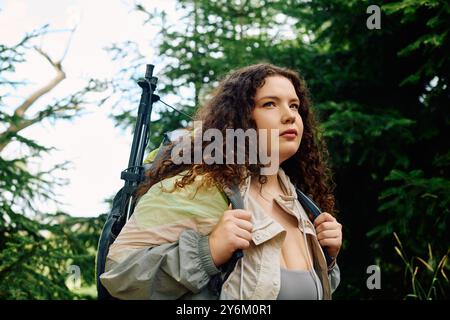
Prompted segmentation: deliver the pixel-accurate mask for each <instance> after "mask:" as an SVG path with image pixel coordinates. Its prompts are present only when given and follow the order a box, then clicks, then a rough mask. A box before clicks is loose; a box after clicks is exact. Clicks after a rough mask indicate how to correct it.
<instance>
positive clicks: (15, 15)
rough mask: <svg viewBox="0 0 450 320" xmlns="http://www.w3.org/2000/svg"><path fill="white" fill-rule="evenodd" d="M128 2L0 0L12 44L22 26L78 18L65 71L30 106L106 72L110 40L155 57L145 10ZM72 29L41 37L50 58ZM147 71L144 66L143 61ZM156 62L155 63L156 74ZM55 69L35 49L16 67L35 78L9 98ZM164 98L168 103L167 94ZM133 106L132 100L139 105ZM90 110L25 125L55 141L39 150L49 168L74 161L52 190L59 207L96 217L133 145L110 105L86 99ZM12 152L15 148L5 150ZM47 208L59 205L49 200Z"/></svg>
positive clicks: (168, 0)
mask: <svg viewBox="0 0 450 320" xmlns="http://www.w3.org/2000/svg"><path fill="white" fill-rule="evenodd" d="M146 3H147V5H146V6H147V7H148V8H151V7H152V6H157V7H158V8H160V9H161V8H163V9H165V10H166V11H167V12H168V13H169V14H171V12H172V14H175V13H174V1H172V0H164V1H160V0H151V1H147V2H146ZM131 7H132V1H120V0H95V1H92V0H80V1H68V0H58V1H56V0H53V1H52V0H39V1H32V0H28V1H20V0H9V1H1V0H0V10H1V11H0V30H2V31H1V32H0V43H3V44H6V45H12V44H15V43H17V42H18V41H20V40H21V39H22V37H23V36H24V34H25V33H26V32H30V31H31V30H33V29H37V28H39V27H41V26H43V25H44V24H47V23H48V24H50V28H51V29H54V30H58V29H65V28H68V27H69V28H70V27H71V26H73V24H74V23H76V22H78V28H77V30H76V33H75V34H74V36H73V39H72V42H71V46H70V48H69V51H68V53H67V56H66V57H65V59H64V62H63V68H64V70H65V72H66V74H67V78H66V79H65V80H64V81H63V82H62V83H60V84H59V85H58V87H57V88H55V90H53V91H52V92H51V93H50V94H49V95H47V96H46V97H43V98H42V99H40V100H38V103H37V104H36V106H33V107H35V108H38V107H39V106H42V105H44V104H45V103H46V102H48V101H51V98H54V97H55V96H59V97H62V96H64V95H67V94H68V93H70V92H74V91H76V90H77V89H80V86H81V85H82V83H83V79H88V78H100V79H108V78H111V77H112V76H113V75H114V72H115V71H116V70H117V69H116V68H115V67H114V66H113V64H112V63H111V59H110V57H109V56H108V55H107V54H106V52H105V51H104V50H103V48H104V47H105V46H108V45H109V44H111V43H113V42H121V41H125V40H131V41H136V42H138V43H139V44H140V47H139V50H140V52H142V53H144V54H145V55H146V56H147V57H148V61H146V63H153V61H154V58H155V57H154V50H153V48H151V47H149V46H148V43H149V41H150V40H151V36H150V35H151V30H149V27H148V26H146V27H145V28H144V27H143V26H142V23H143V16H142V15H140V14H138V13H136V12H133V11H132V10H131ZM68 35H69V33H67V32H59V33H53V34H51V35H49V36H46V37H45V38H43V39H42V42H41V45H42V48H43V49H44V51H46V52H47V53H48V54H49V55H50V56H51V57H53V58H54V59H55V60H57V59H59V57H61V56H62V53H63V51H64V46H65V44H66V43H67V40H68ZM142 68H143V69H142V73H144V72H145V66H143V67H142ZM158 71H159V69H158V65H157V66H156V67H155V74H156V75H157V73H158ZM54 74H55V72H54V70H53V68H52V67H51V66H50V65H49V64H48V63H47V62H46V61H45V60H44V59H43V58H42V57H41V56H39V55H37V54H32V55H30V56H28V61H27V63H26V64H24V65H23V66H21V67H20V68H19V69H17V72H16V76H17V78H22V79H27V80H30V81H31V82H32V85H30V86H27V87H26V88H24V89H23V90H18V91H17V92H15V93H14V95H13V96H12V97H10V98H9V99H8V100H6V101H5V102H7V105H8V107H10V108H14V107H15V106H17V105H18V104H19V103H20V102H21V101H22V100H23V98H24V97H26V96H27V94H29V93H30V92H32V91H33V90H35V89H36V88H38V87H40V86H42V85H43V84H45V83H47V82H48V81H49V80H50V79H52V78H53V77H54ZM167 102H169V103H170V101H169V100H167ZM136 107H137V106H136ZM88 111H89V113H88V114H87V115H84V116H82V117H81V118H79V119H76V120H74V121H72V122H68V121H59V122H58V123H57V124H56V125H54V124H51V123H44V124H38V125H35V126H33V127H30V128H28V129H26V130H24V131H23V132H22V133H23V134H24V136H26V137H29V138H32V139H34V140H36V141H37V142H39V143H40V144H42V145H44V146H48V147H55V148H57V149H58V151H53V152H52V153H51V154H50V155H49V156H46V157H44V159H43V162H42V164H41V165H42V168H43V169H45V168H49V167H51V166H52V165H54V164H56V163H60V162H63V161H65V160H70V161H71V163H72V164H71V166H70V170H69V171H67V172H66V173H64V174H61V177H64V178H67V179H69V181H70V183H69V184H68V185H67V186H66V187H63V188H59V189H58V190H57V191H58V193H59V194H60V197H59V200H60V201H62V202H64V205H62V206H59V208H60V209H62V210H63V211H65V212H67V213H69V214H72V215H77V216H96V215H98V214H100V213H103V212H106V211H107V208H108V207H107V206H106V205H105V204H104V203H103V200H104V199H105V198H107V197H110V196H111V195H113V194H114V193H115V192H116V191H118V189H119V188H120V187H121V186H122V185H123V180H120V172H121V171H122V170H123V169H125V167H126V166H127V163H128V157H129V152H130V147H131V140H132V136H131V134H128V135H127V134H125V133H124V132H122V131H121V130H120V129H116V128H114V124H113V122H112V120H110V119H108V118H107V114H108V111H109V110H104V109H102V108H98V107H96V106H89V108H88ZM5 151H7V152H10V153H13V152H17V151H18V150H12V147H11V149H10V150H5ZM44 208H45V209H50V210H52V209H56V207H55V206H50V207H49V206H46V207H44Z"/></svg>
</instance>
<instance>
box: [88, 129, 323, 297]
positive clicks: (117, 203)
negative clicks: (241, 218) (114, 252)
mask: <svg viewBox="0 0 450 320" xmlns="http://www.w3.org/2000/svg"><path fill="white" fill-rule="evenodd" d="M185 132H186V130H184V129H177V130H174V131H171V132H167V133H165V134H164V135H163V141H162V143H161V145H160V146H159V147H158V148H157V149H155V150H153V151H151V152H150V154H149V155H148V156H147V158H146V160H145V161H144V165H143V166H142V168H141V169H142V170H143V171H144V172H145V171H147V170H150V169H151V168H152V165H154V164H155V163H157V162H158V161H159V160H161V157H163V156H164V154H168V152H167V151H168V148H169V147H170V146H171V145H170V143H171V142H172V141H174V140H175V139H177V137H178V136H179V135H180V134H185ZM169 150H170V149H169ZM124 172H126V171H124ZM122 174H123V173H122ZM124 188H125V187H122V188H121V189H120V190H119V191H118V192H117V194H116V195H115V196H114V199H113V202H112V209H111V211H110V212H109V214H108V216H107V219H106V222H105V224H104V226H103V229H102V231H101V234H100V238H99V242H98V247H97V255H96V271H95V274H96V283H97V299H98V300H114V299H115V298H113V297H112V296H111V295H110V294H109V292H108V291H107V290H106V288H105V287H103V285H102V284H101V282H100V275H102V274H103V273H104V272H105V263H106V257H107V255H108V252H109V247H110V246H111V244H112V243H113V242H114V241H115V239H116V238H117V236H118V235H119V233H120V231H121V230H122V228H123V227H124V225H125V223H126V222H127V220H128V219H129V218H130V216H131V214H132V213H133V211H134V207H135V205H136V202H135V201H130V203H129V205H130V206H131V208H130V209H131V210H130V215H129V216H128V217H127V215H126V214H125V211H124V210H123V208H122V205H123V203H126V201H124V199H123V198H124V197H127V194H130V193H129V192H128V193H127V192H125V190H124ZM134 189H137V186H136V187H135V188H134ZM128 191H130V190H128ZM135 191H136V190H131V192H132V193H134V192H135ZM296 191H297V198H298V200H299V202H300V203H301V205H302V206H303V207H304V208H305V210H306V211H307V212H309V213H310V214H312V216H313V217H314V219H315V218H316V217H317V216H318V215H319V214H321V212H322V211H321V210H320V208H319V207H318V206H317V205H316V204H315V203H314V202H313V201H312V200H311V199H310V198H308V197H307V196H306V195H305V194H304V193H303V192H301V191H300V190H299V189H298V188H296ZM225 195H226V196H227V198H228V201H229V203H231V205H232V208H233V209H244V203H243V199H242V197H241V195H240V192H239V189H238V186H233V187H231V188H230V189H229V190H225ZM324 253H325V257H326V259H327V263H328V264H330V263H331V259H330V258H329V256H328V255H327V254H326V252H324ZM242 256H243V253H242V250H237V251H236V252H235V253H234V254H233V256H232V257H231V259H230V260H229V261H228V262H227V263H226V264H224V265H222V266H221V267H220V269H221V271H222V272H221V273H219V274H217V275H215V276H213V277H212V278H211V281H210V282H209V286H210V288H211V290H212V292H213V293H214V295H216V296H219V295H220V291H221V289H222V284H223V283H224V282H225V280H226V279H227V278H228V277H229V275H230V274H231V272H232V271H233V270H234V267H235V266H236V263H237V262H238V260H239V259H240V258H242ZM222 275H224V276H222Z"/></svg>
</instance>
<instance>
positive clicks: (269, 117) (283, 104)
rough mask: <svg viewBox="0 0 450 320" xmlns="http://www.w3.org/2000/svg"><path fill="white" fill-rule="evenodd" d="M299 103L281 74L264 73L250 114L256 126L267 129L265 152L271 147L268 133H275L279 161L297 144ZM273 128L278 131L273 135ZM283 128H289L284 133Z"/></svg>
mask: <svg viewBox="0 0 450 320" xmlns="http://www.w3.org/2000/svg"><path fill="white" fill-rule="evenodd" d="M299 106H300V100H299V98H298V96H297V93H296V92H295V89H294V85H293V84H292V82H291V81H290V80H289V79H287V78H285V77H283V76H278V75H277V76H270V77H267V78H266V79H265V83H264V85H263V86H262V87H261V88H259V89H258V90H257V91H256V95H255V107H254V109H253V111H252V116H253V119H254V120H255V122H256V127H257V129H258V130H260V129H267V135H268V136H267V141H268V146H267V151H268V155H271V151H272V150H273V149H275V148H274V146H275V144H274V143H272V141H271V136H272V135H274V136H277V137H278V146H279V163H280V164H281V163H282V162H283V161H284V160H287V159H289V158H290V157H291V156H292V155H294V154H295V153H296V152H297V150H298V148H299V147H300V142H301V139H302V135H303V121H302V118H301V116H300V113H299ZM276 130H278V131H279V132H278V134H276V135H275V133H276ZM286 130H289V131H288V132H286V133H285V131H286ZM259 134H261V133H259Z"/></svg>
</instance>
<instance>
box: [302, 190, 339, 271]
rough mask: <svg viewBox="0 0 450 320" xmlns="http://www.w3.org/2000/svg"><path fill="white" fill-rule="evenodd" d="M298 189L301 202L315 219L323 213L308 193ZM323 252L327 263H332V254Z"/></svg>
mask: <svg viewBox="0 0 450 320" xmlns="http://www.w3.org/2000/svg"><path fill="white" fill-rule="evenodd" d="M295 190H296V191H297V198H298V201H299V202H300V204H301V205H302V207H303V208H305V209H306V210H307V212H308V213H310V214H311V215H312V216H313V219H312V220H313V221H314V220H315V219H316V218H317V217H318V216H319V215H320V214H321V213H322V210H321V209H320V208H319V206H318V205H317V204H316V203H315V202H314V201H312V200H311V199H310V198H309V197H308V196H307V195H305V194H304V193H303V192H302V191H301V190H300V189H298V188H295ZM323 253H324V255H325V259H326V260H327V265H328V266H329V265H331V263H332V262H333V259H332V258H331V257H330V255H329V254H328V253H327V251H326V250H323Z"/></svg>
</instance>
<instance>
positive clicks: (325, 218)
mask: <svg viewBox="0 0 450 320" xmlns="http://www.w3.org/2000/svg"><path fill="white" fill-rule="evenodd" d="M314 227H315V228H316V234H317V240H319V243H320V245H321V246H322V247H324V248H325V249H326V250H327V252H328V254H329V255H330V257H331V258H332V259H333V260H334V259H336V257H337V255H338V253H339V250H340V249H341V245H342V225H341V224H340V223H339V222H337V220H336V218H335V217H333V216H332V215H331V214H329V213H328V212H322V213H321V214H320V215H319V216H318V217H317V218H316V219H315V220H314Z"/></svg>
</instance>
